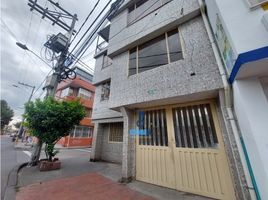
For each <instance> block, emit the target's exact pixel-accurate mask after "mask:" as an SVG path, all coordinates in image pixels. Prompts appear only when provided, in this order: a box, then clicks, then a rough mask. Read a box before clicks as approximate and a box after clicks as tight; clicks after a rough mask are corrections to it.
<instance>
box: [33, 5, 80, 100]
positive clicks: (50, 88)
mask: <svg viewBox="0 0 268 200" xmlns="http://www.w3.org/2000/svg"><path fill="white" fill-rule="evenodd" d="M48 1H49V2H50V3H51V4H52V5H53V6H55V7H57V8H58V9H60V11H61V12H60V11H59V12H58V11H51V10H49V9H48V8H43V7H42V6H40V5H39V4H38V3H37V0H34V1H33V0H29V3H28V5H29V6H30V7H31V9H30V10H31V11H33V10H36V11H37V12H39V13H40V14H42V18H48V19H49V20H50V21H52V25H55V24H57V25H58V26H59V27H61V28H63V29H64V30H66V31H67V32H68V33H67V41H66V44H65V47H64V49H63V50H61V53H60V56H59V57H58V59H57V63H56V66H55V68H54V70H55V71H54V73H53V74H52V75H51V76H50V77H48V79H47V82H46V86H45V88H46V89H47V95H46V97H49V96H52V97H54V96H55V93H56V90H57V86H58V82H60V81H61V79H62V74H63V73H67V74H68V73H69V72H70V71H71V69H69V70H67V71H66V67H65V65H64V62H65V60H66V57H67V54H68V49H69V45H70V41H71V38H72V35H73V34H75V32H76V31H75V30H74V26H75V22H76V21H77V20H78V19H77V15H76V14H74V15H72V14H70V13H69V12H68V11H66V10H65V9H63V8H62V7H61V6H60V5H59V3H55V2H53V1H52V0H48ZM61 18H67V19H72V22H71V25H70V26H69V25H67V24H66V23H65V21H64V20H61ZM49 42H50V43H49ZM53 42H55V41H48V42H47V43H46V44H45V46H46V45H51V44H53Z"/></svg>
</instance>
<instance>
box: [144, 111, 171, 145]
mask: <svg viewBox="0 0 268 200" xmlns="http://www.w3.org/2000/svg"><path fill="white" fill-rule="evenodd" d="M139 121H140V119H139ZM139 129H140V130H146V135H140V136H139V144H140V145H151V146H168V135H167V121H166V112H165V109H160V110H151V111H145V112H144V119H143V122H142V124H139Z"/></svg>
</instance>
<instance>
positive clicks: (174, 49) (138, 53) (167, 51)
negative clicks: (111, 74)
mask: <svg viewBox="0 0 268 200" xmlns="http://www.w3.org/2000/svg"><path fill="white" fill-rule="evenodd" d="M182 58H183V56H182V48H181V43H180V37H179V31H178V29H177V28H176V29H174V30H172V31H169V32H167V33H165V34H163V35H161V36H158V37H157V38H154V39H152V40H150V41H148V42H146V43H144V44H142V45H139V46H137V47H134V48H133V49H131V50H130V51H129V76H131V75H134V74H137V73H141V72H144V71H147V70H150V69H154V68H156V67H159V66H162V65H166V64H169V63H171V62H175V61H177V60H180V59H182Z"/></svg>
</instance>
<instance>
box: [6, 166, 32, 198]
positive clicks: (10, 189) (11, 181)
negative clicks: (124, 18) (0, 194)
mask: <svg viewBox="0 0 268 200" xmlns="http://www.w3.org/2000/svg"><path fill="white" fill-rule="evenodd" d="M27 164H28V162H26V163H22V164H19V165H17V166H15V167H14V168H13V169H12V170H11V171H10V172H9V175H8V180H7V185H6V188H5V191H4V193H5V194H4V200H12V199H16V186H17V183H18V173H19V171H20V170H21V169H22V168H23V167H25V166H27Z"/></svg>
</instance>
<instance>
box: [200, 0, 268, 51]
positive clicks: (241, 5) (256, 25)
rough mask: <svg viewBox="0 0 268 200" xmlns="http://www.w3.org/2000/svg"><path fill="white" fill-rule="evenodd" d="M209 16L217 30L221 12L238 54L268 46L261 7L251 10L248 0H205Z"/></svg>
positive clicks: (228, 34)
mask: <svg viewBox="0 0 268 200" xmlns="http://www.w3.org/2000/svg"><path fill="white" fill-rule="evenodd" d="M205 2H206V4H207V9H208V17H209V20H210V22H211V26H212V29H213V30H214V31H215V25H216V23H215V21H216V13H219V15H220V18H221V21H222V24H223V27H224V29H225V31H226V34H227V36H228V37H229V41H230V43H231V44H232V46H233V49H234V52H235V53H237V54H240V53H244V52H247V51H250V50H254V49H258V48H261V47H265V46H268V31H267V30H266V29H265V26H264V25H263V23H262V22H261V19H262V17H263V15H264V13H267V12H268V11H264V10H263V9H262V8H261V7H259V8H256V9H254V10H251V9H250V7H249V5H248V4H247V2H246V0H224V1H223V0H205Z"/></svg>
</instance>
